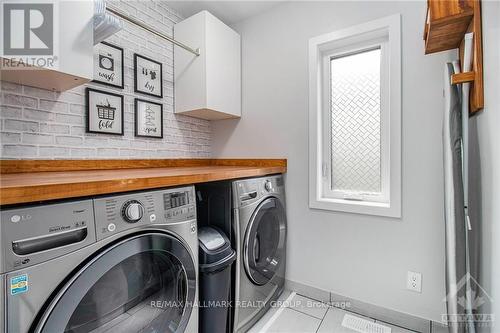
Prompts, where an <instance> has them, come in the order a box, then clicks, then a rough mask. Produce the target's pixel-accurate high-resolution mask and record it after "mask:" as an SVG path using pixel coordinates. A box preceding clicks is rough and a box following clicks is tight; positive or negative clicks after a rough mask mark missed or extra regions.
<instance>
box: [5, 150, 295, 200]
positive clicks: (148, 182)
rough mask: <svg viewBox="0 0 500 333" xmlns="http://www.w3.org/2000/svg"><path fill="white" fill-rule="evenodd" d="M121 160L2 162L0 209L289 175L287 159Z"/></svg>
mask: <svg viewBox="0 0 500 333" xmlns="http://www.w3.org/2000/svg"><path fill="white" fill-rule="evenodd" d="M122 162H123V163H120V161H119V160H112V161H100V160H92V161H89V160H87V161H70V160H65V161H57V160H54V161H47V160H45V161H36V160H31V161H27V160H25V161H1V162H0V172H1V174H0V205H8V204H19V203H28V202H36V201H45V200H54V199H65V198H77V197H85V196H93V195H100V194H111V193H118V192H127V191H135V190H145V189H154V188H160V187H169V186H179V185H189V184H197V183H204V182H210V181H218V180H228V179H238V178H246V177H258V176H265V175H270V174H277V173H285V172H286V160H262V159H261V160H242V159H239V160H235V159H233V160H231V159H229V160H214V159H193V160H125V161H122ZM109 166H111V168H109ZM134 166H135V167H134ZM39 170H42V171H39ZM51 170H58V171H51ZM33 171H35V172H33Z"/></svg>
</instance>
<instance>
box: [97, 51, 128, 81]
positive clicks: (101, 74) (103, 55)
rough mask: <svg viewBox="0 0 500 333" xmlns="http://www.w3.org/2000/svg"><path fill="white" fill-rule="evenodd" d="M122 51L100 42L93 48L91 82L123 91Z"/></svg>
mask: <svg viewBox="0 0 500 333" xmlns="http://www.w3.org/2000/svg"><path fill="white" fill-rule="evenodd" d="M123 81H124V80H123V49H122V48H120V47H118V46H115V45H112V44H109V43H106V42H101V43H99V44H97V45H96V46H94V79H93V82H97V83H101V84H105V85H108V86H112V87H118V88H122V89H123Z"/></svg>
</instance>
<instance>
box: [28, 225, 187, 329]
mask: <svg viewBox="0 0 500 333" xmlns="http://www.w3.org/2000/svg"><path fill="white" fill-rule="evenodd" d="M195 291H196V271H195V265H194V262H193V259H192V255H191V253H190V252H189V250H188V249H187V247H186V246H185V245H184V244H183V242H182V241H180V240H179V239H177V238H176V237H174V236H172V235H169V234H163V233H147V234H141V235H136V236H133V237H131V238H128V239H125V240H123V241H121V242H119V243H117V244H114V245H113V246H111V247H109V248H107V249H106V250H104V251H103V252H101V253H99V254H98V255H97V256H96V257H94V258H93V259H91V260H90V261H89V262H88V263H87V264H86V265H85V266H83V267H82V268H81V269H79V270H78V271H77V272H76V273H75V274H74V275H73V276H72V277H71V278H70V279H69V280H68V281H67V282H66V283H65V284H64V285H63V286H62V287H61V289H60V291H59V292H58V293H57V294H56V295H55V296H54V298H53V299H52V300H51V301H50V303H49V304H48V307H47V310H46V311H45V313H44V314H43V315H42V316H41V317H40V320H39V322H38V324H37V325H36V327H35V329H34V331H35V332H42V333H54V332H72V333H73V332H74V333H79V332H86V333H88V332H134V333H135V332H183V331H184V329H185V327H186V325H187V323H188V320H189V317H190V315H191V311H192V306H193V302H194V296H195Z"/></svg>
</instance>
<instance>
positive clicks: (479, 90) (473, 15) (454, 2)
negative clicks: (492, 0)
mask: <svg viewBox="0 0 500 333" xmlns="http://www.w3.org/2000/svg"><path fill="white" fill-rule="evenodd" d="M469 32H473V33H474V58H473V62H472V70H471V71H470V72H467V73H459V74H455V75H453V76H452V83H453V84H460V83H465V82H472V87H471V92H470V113H471V114H474V113H475V112H477V111H480V110H481V109H483V108H484V87H483V48H482V33H481V0H428V1H427V17H426V22H425V29H424V40H425V54H431V53H435V52H440V51H446V50H452V49H457V48H458V49H459V50H460V53H459V54H460V61H461V63H462V66H463V44H464V35H465V34H466V33H469Z"/></svg>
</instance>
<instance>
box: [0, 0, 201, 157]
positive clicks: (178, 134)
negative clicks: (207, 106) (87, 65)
mask: <svg viewBox="0 0 500 333" xmlns="http://www.w3.org/2000/svg"><path fill="white" fill-rule="evenodd" d="M113 4H114V5H115V6H118V7H120V9H122V10H123V11H125V12H127V13H129V14H130V15H132V16H135V17H136V18H137V19H139V20H141V21H144V22H146V23H148V24H149V25H151V26H153V27H155V29H157V30H159V31H162V32H163V33H165V34H166V35H169V36H172V35H173V26H174V24H175V23H176V22H178V21H180V20H181V17H180V16H179V15H178V14H177V13H175V12H174V11H172V10H171V9H170V8H169V7H168V6H167V5H165V3H162V2H161V1H155V0H153V1H126V2H125V1H113ZM108 42H110V43H112V44H115V45H118V46H120V47H122V48H123V49H124V57H125V59H124V78H125V82H124V89H118V88H114V87H109V86H104V85H100V84H98V83H89V84H87V85H84V86H80V87H76V88H74V89H71V90H70V91H65V92H53V91H49V90H43V89H39V88H33V87H28V86H21V85H17V84H14V83H10V82H3V81H1V82H0V86H1V87H0V90H1V91H2V92H1V93H0V99H1V101H0V134H1V135H0V138H1V142H0V144H1V146H0V147H1V150H0V157H1V158H9V159H11V158H44V159H54V158H69V157H71V158H77V159H79V158H176V157H209V156H210V152H211V148H210V145H211V127H210V122H209V121H206V120H203V119H197V118H192V117H186V116H182V115H174V113H173V110H174V108H173V102H174V101H173V94H174V90H173V89H174V83H173V46H172V45H171V43H168V42H166V41H164V40H163V39H160V38H158V37H157V36H154V35H152V34H150V33H148V32H146V31H144V30H142V29H140V28H138V27H135V26H133V25H131V24H129V23H125V24H124V30H122V31H120V32H118V33H117V34H116V35H114V36H112V37H110V38H109V39H108ZM134 53H138V54H141V55H143V56H146V57H150V58H153V59H154V60H157V61H161V62H162V63H163V78H164V82H163V86H164V98H163V99H158V98H154V97H150V96H144V95H140V94H136V93H134V86H133V85H134V76H133V75H134V73H133V54H134ZM86 87H92V88H95V89H99V90H105V91H110V92H113V93H117V94H121V95H123V96H124V104H125V105H124V106H125V107H124V112H125V117H124V120H125V124H124V125H125V126H124V136H115V135H105V134H94V133H86V129H85V127H86V106H85V103H86V101H85V88H86ZM134 98H142V99H146V100H151V101H154V102H161V103H162V104H163V123H164V127H163V134H164V138H163V139H154V138H151V139H150V138H138V137H135V135H134V122H135V119H134V117H135V115H134Z"/></svg>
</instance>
